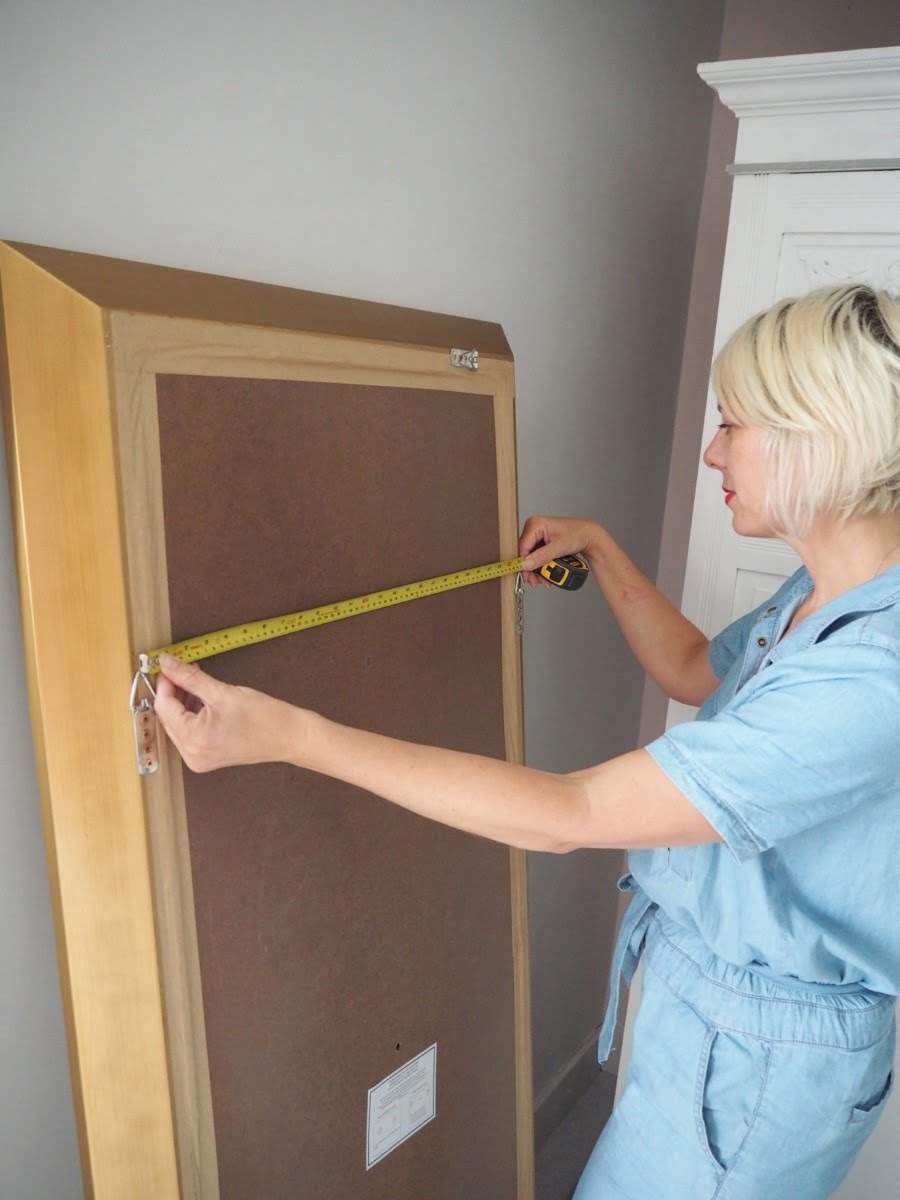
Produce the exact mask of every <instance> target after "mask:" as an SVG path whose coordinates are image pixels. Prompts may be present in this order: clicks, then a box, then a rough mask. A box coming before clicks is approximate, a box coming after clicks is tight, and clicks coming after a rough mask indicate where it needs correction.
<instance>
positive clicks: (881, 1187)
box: [617, 170, 900, 1200]
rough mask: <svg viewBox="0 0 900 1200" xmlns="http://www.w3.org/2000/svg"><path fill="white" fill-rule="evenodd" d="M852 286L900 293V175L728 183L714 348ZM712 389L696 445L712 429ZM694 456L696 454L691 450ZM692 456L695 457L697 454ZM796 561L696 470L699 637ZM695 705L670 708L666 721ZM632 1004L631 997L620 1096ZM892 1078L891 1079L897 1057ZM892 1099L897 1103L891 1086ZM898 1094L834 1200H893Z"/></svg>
mask: <svg viewBox="0 0 900 1200" xmlns="http://www.w3.org/2000/svg"><path fill="white" fill-rule="evenodd" d="M849 280H854V281H856V280H860V281H864V282H866V283H870V284H873V285H874V286H877V287H881V288H886V289H888V290H890V291H891V292H893V293H894V294H896V295H898V296H900V171H897V170H893V171H852V172H841V173H834V174H827V173H823V174H807V173H803V174H795V175H745V176H740V177H738V178H737V179H735V187H734V199H733V202H732V210H731V220H730V225H729V236H728V245H727V249H726V254H725V268H724V274H723V281H722V294H721V297H720V306H719V317H718V323H717V327H716V341H715V345H716V350H718V349H719V347H720V346H722V345H723V343H724V342H725V341H726V340H727V338H728V336H729V335H730V334H731V333H732V332H733V331H734V330H735V329H736V328H737V326H738V325H740V324H741V322H742V321H744V320H745V319H746V318H747V317H749V316H751V315H752V314H753V313H755V312H758V311H759V310H760V309H762V308H765V307H767V306H768V305H770V304H771V303H772V302H773V301H774V300H776V299H778V298H780V297H782V296H791V295H798V294H800V293H802V292H806V291H809V290H810V289H811V288H814V287H820V286H826V285H828V284H831V283H841V282H845V281H849ZM718 420H719V418H718V413H717V411H716V399H715V396H714V395H713V393H712V390H711V389H710V394H709V397H708V402H707V411H706V419H705V423H704V432H703V445H704V446H705V445H706V444H707V443H708V442H709V441H710V440H711V438H712V437H713V435H714V433H715V428H716V425H717V424H718ZM699 449H700V450H701V451H702V447H701V448H699ZM698 457H699V454H698ZM797 566H799V559H798V558H797V557H796V555H795V554H794V553H793V552H792V551H791V550H790V548H789V547H788V546H786V545H785V544H784V543H782V542H778V541H771V540H767V539H766V540H764V539H756V538H745V537H739V536H737V535H736V534H735V533H733V532H732V529H731V514H730V510H729V509H728V508H727V507H726V506H725V504H724V503H723V501H722V491H721V481H720V478H719V475H718V473H717V472H713V471H710V470H708V469H707V468H706V467H704V465H703V463H702V461H701V462H700V464H699V475H698V483H697V492H696V499H695V503H694V516H693V522H692V526H691V539H690V547H689V551H688V564H687V575H686V580H685V589H684V596H683V601H682V608H683V611H684V612H685V614H686V615H687V616H688V617H690V619H691V620H692V621H694V623H695V624H697V625H698V626H699V627H700V628H701V629H702V630H703V631H704V633H706V634H707V635H708V636H712V635H713V634H715V633H717V632H718V631H719V630H721V629H723V628H724V627H725V626H726V625H727V624H729V622H730V621H732V620H734V619H735V618H736V617H739V616H741V615H742V614H743V613H745V612H747V611H749V610H750V609H751V608H753V607H755V606H756V605H757V604H760V603H761V602H762V601H763V600H766V599H768V597H769V596H770V595H772V593H773V592H775V591H776V590H777V588H778V587H779V586H780V585H781V583H782V582H783V581H784V580H785V579H786V578H787V577H788V576H789V575H791V574H792V573H793V571H794V570H796V568H797ZM694 712H695V710H694V709H691V708H688V707H686V706H685V705H681V704H676V703H674V702H673V703H672V704H670V705H669V713H668V724H669V725H674V724H677V723H679V722H680V721H684V720H690V719H691V718H692V717H693V716H694ZM639 999H640V980H639V977H636V978H635V984H634V986H633V987H632V991H631V995H630V997H629V1005H628V1016H627V1019H626V1028H625V1035H624V1039H623V1050H622V1058H621V1062H622V1069H620V1073H619V1081H618V1084H619V1086H618V1089H617V1090H618V1091H620V1090H621V1087H622V1085H623V1082H624V1076H625V1071H624V1066H625V1062H626V1058H627V1054H628V1053H629V1051H630V1043H631V1029H632V1025H633V1021H634V1015H635V1013H636V1011H637V1005H638V1002H639ZM895 1070H896V1071H897V1072H900V1052H898V1058H897V1062H896V1064H895ZM897 1095H898V1096H900V1088H898V1092H897ZM898 1144H900V1099H897V1098H896V1097H895V1098H894V1099H893V1102H892V1103H891V1104H889V1105H888V1108H887V1110H886V1112H885V1114H884V1117H883V1118H882V1121H881V1123H880V1125H879V1127H878V1129H877V1131H876V1133H875V1135H874V1136H873V1138H872V1140H871V1141H870V1143H869V1144H868V1146H867V1147H866V1149H865V1151H864V1153H863V1155H862V1156H861V1158H860V1160H859V1161H858V1163H857V1164H856V1167H855V1168H854V1170H853V1172H852V1173H851V1175H850V1177H849V1178H848V1180H847V1181H846V1183H845V1184H844V1185H843V1187H841V1188H840V1189H839V1191H837V1192H836V1193H835V1196H834V1200H873V1198H875V1197H879V1198H880V1197H884V1198H885V1200H887V1197H894V1196H897V1195H900V1185H898V1183H897V1167H898V1165H900V1156H898V1152H897V1146H898Z"/></svg>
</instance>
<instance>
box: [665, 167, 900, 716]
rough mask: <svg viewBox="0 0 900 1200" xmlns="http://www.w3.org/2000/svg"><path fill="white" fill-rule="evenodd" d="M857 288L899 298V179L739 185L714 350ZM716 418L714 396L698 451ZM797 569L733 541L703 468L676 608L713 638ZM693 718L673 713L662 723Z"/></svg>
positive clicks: (785, 552)
mask: <svg viewBox="0 0 900 1200" xmlns="http://www.w3.org/2000/svg"><path fill="white" fill-rule="evenodd" d="M848 280H861V281H864V282H866V283H871V284H874V285H876V286H878V287H883V288H889V289H891V290H893V291H894V292H896V293H897V294H900V171H853V172H842V173H836V174H797V175H744V176H739V177H738V178H737V179H735V183H734V199H733V201H732V209H731V221H730V225H729V238H728V245H727V249H726V252H725V268H724V273H723V279H722V294H721V297H720V305H719V318H718V323H717V327H716V341H715V347H716V351H718V349H719V347H721V346H722V345H723V344H724V342H725V341H726V340H727V339H728V337H729V336H730V334H731V333H733V332H734V330H735V329H736V328H737V327H738V325H740V324H741V323H742V322H743V321H744V320H746V318H747V317H749V316H752V315H753V313H755V312H758V311H759V310H760V309H762V308H766V307H767V306H768V305H770V304H771V303H772V302H773V301H774V300H777V299H779V298H780V297H782V296H795V295H798V294H800V293H801V292H807V291H809V290H810V289H811V288H814V287H820V286H825V285H827V284H829V283H842V282H845V281H848ZM718 420H719V417H718V414H717V412H716V398H715V396H714V395H713V393H712V389H710V393H709V396H708V399H707V409H706V419H705V423H704V431H703V444H704V445H706V444H707V443H708V442H709V441H710V440H711V439H712V437H713V435H714V433H715V430H716V425H717V423H718ZM799 565H800V562H799V559H798V558H797V557H796V555H795V554H794V553H793V551H792V550H790V548H789V547H788V546H786V545H785V544H784V543H783V542H779V541H772V540H768V539H762V538H745V537H738V536H737V535H736V534H734V533H733V532H732V529H731V512H730V510H729V509H728V508H727V506H726V505H725V504H724V503H723V500H722V491H721V479H720V477H719V474H718V473H717V472H715V471H710V470H708V469H707V468H706V467H704V466H703V463H702V461H701V462H700V464H699V474H698V479H697V492H696V499H695V503H694V516H693V523H692V527H691V540H690V548H689V550H688V563H687V574H686V577H685V589H684V597H683V601H682V607H683V611H684V612H685V614H686V615H687V616H688V617H690V619H691V620H692V621H694V623H695V624H697V625H698V626H699V627H700V628H701V629H702V630H703V631H704V633H706V634H708V635H712V634H714V633H717V632H718V631H719V630H720V629H723V628H724V627H725V626H726V625H727V624H728V623H729V622H730V621H733V620H734V619H735V618H736V617H739V616H741V615H742V614H743V613H745V612H747V611H748V610H749V609H751V608H753V607H754V606H755V605H757V604H761V603H762V601H763V600H766V599H768V597H769V596H771V595H772V593H773V592H775V591H776V590H777V588H778V587H780V585H781V584H782V582H783V581H784V580H785V579H786V578H787V577H788V576H789V575H791V574H792V573H793V572H794V571H795V570H796V569H797V567H798V566H799ZM692 716H693V710H692V709H689V708H686V707H685V706H684V705H681V704H675V703H673V704H671V705H670V706H669V716H668V723H669V724H670V725H673V724H677V723H678V722H679V721H684V720H688V719H690V718H691V717H692Z"/></svg>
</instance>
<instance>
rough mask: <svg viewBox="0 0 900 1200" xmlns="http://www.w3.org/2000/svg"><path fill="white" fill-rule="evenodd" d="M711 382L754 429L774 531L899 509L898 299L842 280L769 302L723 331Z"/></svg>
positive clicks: (795, 532)
mask: <svg viewBox="0 0 900 1200" xmlns="http://www.w3.org/2000/svg"><path fill="white" fill-rule="evenodd" d="M713 387H714V388H715V391H716V394H717V395H718V397H719V401H720V403H721V404H722V406H723V408H724V409H725V410H726V412H727V413H728V414H729V415H731V416H733V417H734V419H735V420H737V421H738V422H741V423H745V424H748V425H754V426H756V427H758V428H761V429H763V430H765V434H764V437H763V448H764V453H765V459H766V466H767V478H766V484H767V489H766V494H767V503H768V519H769V521H770V524H771V527H772V529H773V530H774V531H775V532H776V533H780V534H784V535H787V536H788V537H791V536H793V537H802V536H803V535H804V534H805V533H806V532H808V530H809V527H810V525H811V523H812V522H813V520H814V519H815V518H816V516H817V515H818V514H820V513H829V514H834V515H838V516H841V517H848V516H851V515H855V514H863V513H885V512H891V511H893V510H894V509H897V508H900V305H898V303H897V301H896V300H894V299H892V297H891V296H890V295H888V293H887V292H879V291H875V290H873V289H872V288H869V287H866V286H864V285H863V284H848V285H845V286H843V287H833V288H822V289H820V290H818V291H815V292H810V293H809V294H808V295H805V296H800V297H798V298H796V299H793V300H780V301H778V303H777V304H774V305H773V306H772V307H771V308H769V309H767V310H766V311H765V312H762V313H759V314H757V316H755V317H751V319H750V320H749V321H747V322H745V323H744V324H743V325H742V326H741V327H740V328H739V329H738V330H737V331H736V332H735V333H734V334H732V336H731V338H730V339H729V340H728V342H727V343H726V344H725V346H724V347H723V348H722V350H721V351H720V353H719V354H718V356H717V357H716V361H715V363H714V364H713Z"/></svg>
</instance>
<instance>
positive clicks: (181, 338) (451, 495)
mask: <svg viewBox="0 0 900 1200" xmlns="http://www.w3.org/2000/svg"><path fill="white" fill-rule="evenodd" d="M0 285H2V305H3V340H2V347H0V348H2V350H3V356H2V359H0V367H2V386H3V393H4V396H3V398H4V416H5V420H6V434H7V445H8V451H9V465H10V480H11V486H12V495H13V505H14V515H15V522H16V542H17V558H18V569H19V578H20V590H21V596H22V611H23V621H24V627H25V648H26V662H27V667H28V676H29V696H30V703H31V711H32V724H33V728H34V733H35V746H36V755H37V766H38V776H39V782H40V788H41V798H42V805H43V813H44V827H45V833H46V839H47V850H48V863H49V869H50V882H51V890H52V894H53V904H54V914H55V919H56V931H57V943H58V952H59V960H60V977H61V983H62V990H63V1001H64V1009H65V1014H66V1021H67V1030H68V1037H69V1048H70V1061H71V1068H72V1078H73V1092H74V1098H75V1106H76V1115H77V1119H78V1125H79V1136H80V1141H81V1149H82V1162H83V1169H84V1182H85V1195H86V1196H87V1197H89V1198H93V1197H98V1198H100V1197H102V1198H104V1200H106V1198H109V1200H121V1197H123V1196H128V1197H129V1200H144V1198H146V1200H160V1198H163V1197H165V1198H168V1197H173V1198H175V1197H181V1198H184V1200H188V1198H191V1200H217V1198H218V1197H220V1196H221V1197H222V1198H223V1200H228V1198H233V1200H243V1197H254V1198H256V1197H261V1196H265V1197H267V1200H277V1197H281V1196H285V1197H288V1196H290V1197H292V1198H293V1197H306V1196H328V1197H329V1198H334V1200H341V1198H342V1197H351V1196H352V1197H372V1198H373V1200H374V1198H376V1197H379V1198H380V1197H399V1196H417V1197H418V1196H423V1197H436V1198H439V1197H448V1198H449V1197H454V1198H455V1197H459V1196H466V1197H468V1196H490V1197H492V1200H494V1198H496V1200H502V1198H505V1197H508V1198H509V1200H513V1198H515V1200H531V1197H532V1196H533V1163H532V1133H531V1072H530V1029H529V1005H528V984H527V981H528V961H527V921H526V916H525V913H526V885H525V874H524V855H523V854H522V853H521V852H518V851H512V852H510V851H508V850H507V849H506V848H505V847H502V846H499V845H495V844H493V843H489V842H487V841H484V840H480V839H476V838H473V837H469V836H467V835H463V834H460V833H457V832H455V831H452V830H449V829H445V828H444V827H442V826H439V825H437V824H435V823H432V822H427V821H425V820H424V819H421V818H418V817H415V816H413V815H411V814H408V813H405V812H403V811H402V810H400V809H397V808H394V807H393V806H391V805H389V804H387V803H385V802H383V801H381V800H379V799H377V798H376V797H374V796H372V795H370V794H368V793H366V792H364V791H361V790H357V789H353V788H350V787H347V786H345V785H342V784H337V783H335V782H333V781H330V780H328V779H326V778H325V777H321V776H317V775H315V774H313V773H310V772H304V771H298V770H293V769H289V768H286V767H281V766H260V767H253V768H246V769H237V770H232V771H225V772H216V773H214V774H212V775H207V776H194V775H192V774H190V773H189V772H187V771H185V770H183V768H182V766H181V763H180V760H179V759H178V757H177V755H176V754H175V753H174V752H173V751H172V750H171V748H169V747H167V746H166V745H165V743H164V744H163V753H162V761H161V768H160V771H159V772H158V774H156V775H154V776H152V777H150V778H148V779H144V780H140V779H139V778H138V776H137V772H136V769H135V757H134V747H133V735H132V728H131V719H130V715H129V713H128V711H127V709H126V701H127V696H128V692H129V690H130V685H131V677H132V675H133V673H134V669H135V659H136V654H137V652H138V651H142V650H148V649H150V648H152V647H153V646H156V645H161V644H165V643H166V642H168V641H170V640H174V639H176V638H180V637H182V636H190V635H193V634H198V633H202V632H207V631H210V630H212V629H216V628H220V627H223V626H227V625H232V624H236V623H239V622H241V621H244V620H257V619H260V618H264V617H266V616H275V615H279V614H280V613H283V612H288V611H293V610H296V609H299V608H306V607H314V606H319V605H320V604H321V603H323V602H326V601H336V600H340V599H345V598H348V597H350V596H354V595H359V594H364V593H367V592H371V591H374V590H379V589H382V588H386V587H390V586H392V585H395V584H401V583H406V582H411V581H413V580H417V579H421V578H426V577H428V576H431V575H437V574H444V573H448V572H451V571H456V570H460V569H463V568H465V567H470V566H475V565H479V564H480V563H484V562H490V561H494V560H496V559H500V558H510V557H513V556H514V554H515V553H516V536H517V514H516V505H515V492H516V488H515V455H514V444H515V438H514V416H513V375H512V362H511V356H510V355H509V351H508V348H507V347H506V343H505V339H504V338H503V334H502V331H501V330H499V328H498V327H497V326H492V325H487V324H485V323H482V322H473V321H460V320H458V319H456V318H452V317H445V316H441V315H439V314H431V313H417V312H412V311H410V310H404V309H399V308H396V307H389V306H383V305H377V304H367V303H365V302H359V301H350V300H346V299H343V298H339V297H325V296H318V295H316V294H313V293H304V292H297V291H294V290H292V289H288V288H277V287H271V286H268V285H261V284H252V283H247V282H245V281H240V280H228V279H217V278H216V277H213V276H202V275H197V274H195V273H191V272H183V271H173V270H168V269H165V268H160V267H153V266H147V265H144V264H134V263H125V262H120V261H117V260H113V259H105V258H99V257H97V256H91V255H77V254H72V253H69V252H65V251H56V250H48V249H45V248H41V247H29V246H22V245H16V244H3V243H0ZM452 346H462V347H463V348H472V347H477V348H479V350H480V351H481V353H482V357H481V366H480V368H479V370H478V371H477V372H468V371H459V370H458V369H454V368H452V367H451V366H450V363H449V354H448V351H449V349H450V347H452ZM88 649H89V651H90V657H89V663H90V667H89V669H88V670H86V669H85V662H86V651H87V650H88ZM209 669H210V671H211V672H212V673H213V674H216V675H217V676H218V677H220V678H222V679H225V680H228V681H232V682H240V683H243V684H246V685H249V686H254V687H259V688H262V689H264V690H266V691H269V692H272V693H274V694H276V695H279V696H281V697H283V698H284V699H287V700H290V701H292V702H294V703H297V704H301V705H303V706H306V707H310V708H314V709H316V710H317V711H320V712H322V713H324V714H325V715H327V716H329V717H332V718H334V719H336V720H339V721H344V722H347V723H351V724H355V725H359V726H362V727H365V728H369V729H373V730H376V731H379V732H383V733H386V734H389V735H393V736H397V737H401V738H406V739H409V740H413V741H421V742H429V743H433V744H437V745H444V746H449V747H453V748H459V749H463V750H469V751H475V752H478V753H482V754H488V755H493V756H497V757H506V758H508V759H510V760H511V761H517V762H520V761H522V755H523V751H522V719H521V668H520V648H519V643H518V639H517V635H516V631H515V604H514V595H513V580H512V579H511V578H507V579H503V580H500V581H494V582H491V583H486V584H480V585H476V586H474V587H470V588H464V589H461V590H458V591H455V592H450V593H445V594H443V595H439V596H435V597H431V598H429V599H427V600H424V601H419V602H416V603H414V604H408V605H403V606H400V607H397V608H391V609H386V610H382V611H378V612H375V613H372V614H368V615H367V616H365V617H363V618H358V619H353V620H349V621H342V622H337V623H334V624H332V625H327V626H323V627H319V628H316V629H312V630H309V631H307V632H305V633H303V634H300V635H297V636H295V637H292V638H285V639H280V640H278V641H274V642H271V643H266V644H264V645H257V646H253V647H248V648H246V649H243V650H239V651H235V652H233V653H232V654H229V655H224V656H222V657H220V658H218V659H214V660H211V662H210V664H209ZM76 701H77V702H76ZM433 1045H436V1047H437V1051H436V1055H437V1071H436V1115H435V1117H434V1119H433V1120H432V1121H431V1122H429V1123H428V1124H426V1125H425V1126H424V1127H423V1128H421V1129H420V1130H419V1131H418V1132H416V1133H415V1134H414V1135H413V1136H412V1137H410V1138H409V1140H407V1141H405V1142H404V1143H402V1144H401V1145H399V1146H398V1147H397V1148H396V1149H395V1150H393V1151H392V1152H391V1153H390V1154H388V1155H387V1156H386V1157H384V1158H383V1159H382V1160H381V1161H379V1162H377V1163H376V1164H375V1165H374V1166H372V1167H371V1169H370V1170H367V1169H366V1116H367V1097H368V1090H369V1089H370V1088H372V1087H374V1086H375V1085H377V1084H378V1083H379V1082H381V1081H382V1080H383V1079H384V1078H385V1077H387V1076H388V1075H390V1073H391V1072H393V1071H394V1070H396V1069H397V1068H398V1067H400V1066H402V1065H403V1064H405V1063H407V1062H408V1061H410V1060H411V1059H413V1058H415V1057H416V1056H417V1055H419V1054H421V1053H422V1052H423V1051H426V1050H427V1049H428V1048H429V1047H431V1046H433Z"/></svg>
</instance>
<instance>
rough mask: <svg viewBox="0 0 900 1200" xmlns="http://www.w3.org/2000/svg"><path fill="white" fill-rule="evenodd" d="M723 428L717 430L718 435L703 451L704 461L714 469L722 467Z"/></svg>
mask: <svg viewBox="0 0 900 1200" xmlns="http://www.w3.org/2000/svg"><path fill="white" fill-rule="evenodd" d="M721 448H722V430H721V429H719V430H717V431H716V436H715V437H714V438H713V440H712V441H711V442H710V443H709V445H708V446H707V447H706V449H705V450H704V451H703V461H704V462H705V463H706V465H707V466H708V467H712V468H713V469H714V470H715V469H717V468H720V467H721V454H720V451H721Z"/></svg>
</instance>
